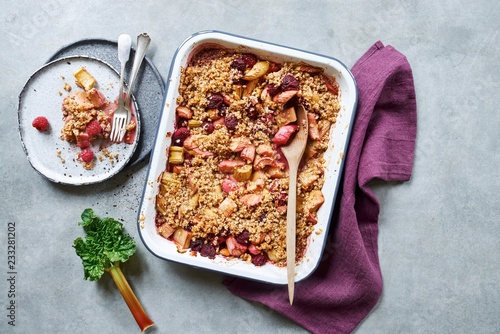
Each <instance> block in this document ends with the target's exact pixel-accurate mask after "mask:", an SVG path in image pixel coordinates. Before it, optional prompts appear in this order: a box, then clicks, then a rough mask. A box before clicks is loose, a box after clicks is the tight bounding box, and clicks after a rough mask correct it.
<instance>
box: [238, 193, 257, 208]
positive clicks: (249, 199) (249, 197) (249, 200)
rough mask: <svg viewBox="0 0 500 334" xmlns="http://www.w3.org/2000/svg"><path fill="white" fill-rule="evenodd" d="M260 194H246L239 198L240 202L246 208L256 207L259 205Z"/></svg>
mask: <svg viewBox="0 0 500 334" xmlns="http://www.w3.org/2000/svg"><path fill="white" fill-rule="evenodd" d="M261 199H262V194H246V195H243V196H241V197H240V202H241V203H243V204H244V205H246V206H249V207H250V206H256V205H258V204H259V203H260V200H261Z"/></svg>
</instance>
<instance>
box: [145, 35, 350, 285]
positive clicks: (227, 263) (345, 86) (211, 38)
mask: <svg viewBox="0 0 500 334" xmlns="http://www.w3.org/2000/svg"><path fill="white" fill-rule="evenodd" d="M206 43H210V44H213V43H216V44H218V45H220V46H222V47H226V48H229V49H236V50H239V51H242V52H249V53H253V54H255V55H257V56H258V57H259V58H263V59H267V60H270V61H274V62H279V63H281V62H285V61H287V62H296V63H300V62H305V63H308V64H310V65H313V66H317V67H321V68H324V70H325V72H324V73H325V74H326V75H330V76H335V78H336V80H337V82H338V83H339V85H340V96H341V105H342V107H341V111H340V113H339V116H338V117H337V123H336V124H335V125H334V126H333V127H332V128H333V129H332V131H331V132H330V144H329V148H328V150H327V151H326V152H325V158H326V161H327V166H328V167H327V169H326V171H325V184H324V187H323V189H322V191H323V194H324V196H325V203H324V204H323V206H322V207H321V208H320V210H319V211H318V223H317V224H316V225H315V231H314V232H313V233H312V234H311V236H310V240H309V246H308V248H307V250H306V253H305V256H304V258H303V260H302V261H301V262H300V263H299V264H298V265H297V267H296V281H300V280H302V279H304V278H306V277H308V276H309V275H310V274H311V273H312V272H313V271H314V270H315V269H316V267H317V266H318V264H319V262H320V261H321V258H322V253H323V249H324V246H325V243H326V239H327V233H328V228H329V223H330V219H331V216H332V213H333V209H334V203H335V196H336V194H337V189H338V187H339V181H340V177H341V172H342V167H343V160H344V152H346V151H347V145H348V141H349V135H350V129H351V126H352V123H353V120H354V115H355V110H356V104H357V88H356V83H355V80H354V78H353V76H352V74H351V73H350V71H349V70H348V69H347V68H346V67H345V66H344V65H343V64H342V63H341V62H339V61H338V60H337V59H334V58H331V57H327V56H322V55H318V54H314V53H310V52H306V51H301V50H297V49H293V48H289V47H284V46H280V45H276V44H271V43H266V42H262V41H258V40H254V39H248V38H244V37H240V36H235V35H232V34H228V33H223V32H218V31H202V32H198V33H196V34H194V35H192V36H191V37H189V38H188V39H187V40H186V41H184V42H183V43H182V44H181V45H180V47H179V48H178V49H177V51H176V53H175V55H174V59H173V61H172V64H171V66H170V74H169V77H168V80H167V87H166V88H167V89H166V95H165V100H164V104H163V110H162V114H161V116H160V123H159V126H158V132H157V136H156V141H155V144H154V147H153V151H152V154H151V158H150V164H149V170H148V174H147V180H146V183H145V187H144V192H143V196H142V200H141V204H140V210H139V217H138V227H139V235H140V237H141V239H142V241H143V242H144V245H145V246H146V247H147V249H148V250H149V251H151V253H153V254H154V255H155V256H157V257H159V258H161V259H165V260H170V261H174V262H178V263H184V264H187V265H191V266H194V267H198V268H204V269H210V270H215V271H218V272H221V273H225V274H229V275H233V276H239V277H244V278H248V279H253V280H259V281H264V282H268V283H274V284H286V283H287V275H286V268H279V267H277V266H275V265H273V264H271V263H267V264H265V265H264V266H261V267H257V266H254V265H253V264H249V263H246V262H244V261H242V260H238V259H230V260H227V259H226V258H224V257H222V256H220V255H218V256H217V257H216V258H215V259H213V260H211V259H209V258H207V257H202V256H200V255H198V256H193V255H192V254H190V253H191V252H189V251H188V252H186V253H179V252H178V251H177V247H176V246H175V244H174V243H173V242H172V241H169V240H167V239H165V238H163V237H161V236H160V235H159V234H158V233H157V231H156V227H155V216H156V209H155V198H156V195H157V193H158V184H159V176H160V174H161V173H162V172H163V171H164V170H165V166H166V163H167V154H166V152H167V148H168V147H169V146H170V141H171V139H170V136H167V133H168V132H170V133H172V132H173V131H174V123H175V108H176V98H177V96H178V95H179V93H178V85H179V79H180V75H181V68H182V67H185V65H186V62H187V60H188V58H189V56H190V54H191V52H192V51H193V50H194V49H196V48H198V47H199V46H201V45H203V44H206Z"/></svg>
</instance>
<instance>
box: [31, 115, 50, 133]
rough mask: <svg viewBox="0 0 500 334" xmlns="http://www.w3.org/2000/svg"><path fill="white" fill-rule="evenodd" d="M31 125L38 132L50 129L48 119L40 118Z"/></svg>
mask: <svg viewBox="0 0 500 334" xmlns="http://www.w3.org/2000/svg"><path fill="white" fill-rule="evenodd" d="M31 125H33V127H34V128H36V129H37V130H38V131H41V132H44V131H46V130H47V129H48V127H49V120H48V119H47V117H44V116H38V117H36V118H35V119H34V120H33V123H31Z"/></svg>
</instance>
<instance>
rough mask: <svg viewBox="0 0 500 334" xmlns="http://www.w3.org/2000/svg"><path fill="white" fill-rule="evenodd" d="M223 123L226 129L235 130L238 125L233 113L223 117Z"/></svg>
mask: <svg viewBox="0 0 500 334" xmlns="http://www.w3.org/2000/svg"><path fill="white" fill-rule="evenodd" d="M224 124H225V125H226V127H227V129H228V130H231V131H232V130H235V129H236V127H237V126H238V119H237V118H236V116H234V115H227V116H226V118H224Z"/></svg>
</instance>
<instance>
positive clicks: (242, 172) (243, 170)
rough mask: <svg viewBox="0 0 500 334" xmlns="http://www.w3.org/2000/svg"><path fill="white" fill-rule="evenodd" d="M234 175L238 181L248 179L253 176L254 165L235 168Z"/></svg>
mask: <svg viewBox="0 0 500 334" xmlns="http://www.w3.org/2000/svg"><path fill="white" fill-rule="evenodd" d="M233 176H234V179H235V180H236V181H238V182H243V181H247V180H248V179H250V177H251V176H252V165H243V166H241V167H237V168H235V169H234V172H233Z"/></svg>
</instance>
